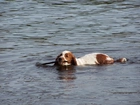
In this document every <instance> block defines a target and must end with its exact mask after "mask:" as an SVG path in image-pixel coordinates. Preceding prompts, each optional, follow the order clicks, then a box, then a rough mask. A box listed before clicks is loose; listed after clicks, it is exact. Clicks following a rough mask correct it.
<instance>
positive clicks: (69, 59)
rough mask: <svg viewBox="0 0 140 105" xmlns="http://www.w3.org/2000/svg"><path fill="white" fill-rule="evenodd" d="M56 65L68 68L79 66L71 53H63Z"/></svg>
mask: <svg viewBox="0 0 140 105" xmlns="http://www.w3.org/2000/svg"><path fill="white" fill-rule="evenodd" d="M55 62H56V63H55V65H60V66H68V65H77V62H76V58H75V56H74V55H73V54H72V52H70V51H63V52H62V53H61V54H60V55H58V56H57V58H56V61H55Z"/></svg>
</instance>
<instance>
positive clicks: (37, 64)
mask: <svg viewBox="0 0 140 105" xmlns="http://www.w3.org/2000/svg"><path fill="white" fill-rule="evenodd" d="M53 63H55V61H52V62H46V63H39V62H37V63H36V66H45V65H47V64H53Z"/></svg>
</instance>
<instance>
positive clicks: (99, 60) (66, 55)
mask: <svg viewBox="0 0 140 105" xmlns="http://www.w3.org/2000/svg"><path fill="white" fill-rule="evenodd" d="M126 61H127V59H126V58H120V59H117V60H114V59H113V58H111V57H109V56H108V55H106V54H103V53H91V54H87V55H85V56H83V57H80V58H76V57H75V56H74V55H73V54H72V52H70V51H63V52H62V53H61V54H60V55H58V56H57V58H56V60H55V65H60V66H68V65H78V66H80V65H81V66H82V65H103V64H113V63H114V62H120V63H124V62H126Z"/></svg>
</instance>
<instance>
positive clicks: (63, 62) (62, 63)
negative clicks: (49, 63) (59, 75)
mask: <svg viewBox="0 0 140 105" xmlns="http://www.w3.org/2000/svg"><path fill="white" fill-rule="evenodd" d="M61 65H62V66H68V65H70V63H69V62H68V61H62V62H61Z"/></svg>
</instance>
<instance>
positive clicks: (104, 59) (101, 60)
mask: <svg viewBox="0 0 140 105" xmlns="http://www.w3.org/2000/svg"><path fill="white" fill-rule="evenodd" d="M96 59H97V61H98V64H112V63H114V60H113V58H110V57H109V56H107V55H105V54H97V56H96Z"/></svg>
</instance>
